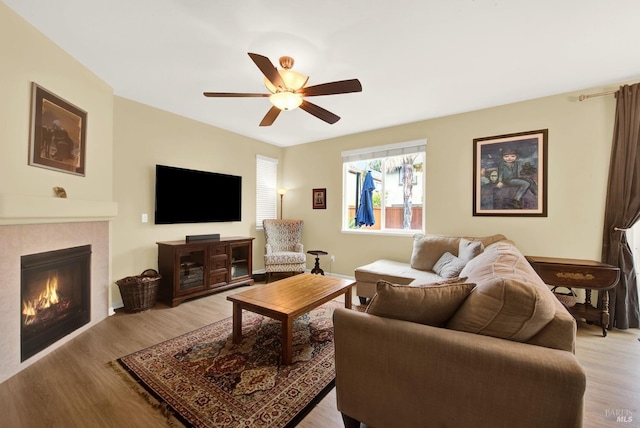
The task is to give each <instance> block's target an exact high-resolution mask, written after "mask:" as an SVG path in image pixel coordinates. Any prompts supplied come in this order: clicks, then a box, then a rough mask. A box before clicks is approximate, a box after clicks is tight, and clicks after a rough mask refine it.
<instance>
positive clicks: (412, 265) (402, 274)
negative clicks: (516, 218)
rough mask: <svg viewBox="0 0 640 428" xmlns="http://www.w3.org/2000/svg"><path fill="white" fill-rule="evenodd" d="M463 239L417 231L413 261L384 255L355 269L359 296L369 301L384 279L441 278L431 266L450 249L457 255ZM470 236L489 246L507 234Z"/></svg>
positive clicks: (424, 280) (415, 281) (410, 281)
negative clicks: (397, 259) (377, 285)
mask: <svg viewBox="0 0 640 428" xmlns="http://www.w3.org/2000/svg"><path fill="white" fill-rule="evenodd" d="M460 239H462V238H461V237H458V236H442V235H425V234H421V233H419V234H416V235H415V236H414V242H413V252H412V254H411V260H410V261H396V260H388V259H380V260H376V261H375V262H373V263H369V264H367V265H364V266H360V267H358V268H356V269H355V272H354V276H355V279H356V296H358V297H359V298H360V302H361V303H362V304H364V303H366V301H367V299H371V298H372V297H373V296H374V295H375V294H376V283H377V282H378V280H380V279H383V280H385V281H389V282H393V283H394V284H402V285H406V284H425V283H427V282H434V281H439V280H441V279H442V277H441V276H440V275H438V274H436V273H434V272H433V271H432V270H431V268H432V266H433V265H434V264H435V262H436V261H437V260H438V259H439V258H440V256H441V255H442V254H443V253H445V252H447V251H449V252H451V253H452V254H453V255H456V256H457V255H458V251H459V244H460ZM466 239H469V240H474V241H480V242H481V243H482V245H483V246H484V247H486V246H488V245H491V244H492V243H494V242H497V241H500V240H503V239H506V238H505V236H504V235H499V234H498V235H491V236H485V237H467V238H466Z"/></svg>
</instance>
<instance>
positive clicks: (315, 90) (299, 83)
mask: <svg viewBox="0 0 640 428" xmlns="http://www.w3.org/2000/svg"><path fill="white" fill-rule="evenodd" d="M249 56H250V57H251V59H252V60H253V62H254V63H255V64H256V65H257V66H258V68H259V69H260V71H262V74H264V84H265V86H266V87H267V89H268V90H269V92H270V93H268V94H247V93H235V92H205V93H204V96H205V97H231V98H233V97H269V101H271V104H273V106H272V107H271V109H270V110H269V111H268V112H267V114H266V115H265V116H264V118H263V119H262V122H260V126H270V125H271V124H272V123H273V122H274V121H275V120H276V118H277V117H278V115H279V114H280V112H281V111H282V110H293V109H295V108H297V107H300V108H301V109H302V110H304V111H306V112H307V113H310V114H312V115H314V116H315V117H317V118H318V119H321V120H324V121H325V122H327V123H330V124H334V123H336V122H337V121H339V120H340V116H337V115H335V114H333V113H331V112H330V111H328V110H325V109H323V108H322V107H320V106H317V105H315V104H312V103H310V102H309V101H307V100H305V99H304V97H315V96H319V95H334V94H347V93H350V92H361V91H362V85H361V84H360V81H359V80H358V79H349V80H339V81H336V82H329V83H322V84H320V85H314V86H305V85H306V84H307V82H308V81H309V77H308V76H304V75H302V74H300V73H298V72H297V71H293V70H291V68H292V67H293V58H291V57H289V56H283V57H281V58H280V66H281V67H282V69H281V70H278V69H276V68H275V67H274V65H273V63H272V62H271V61H270V60H269V58H267V57H266V56H263V55H259V54H255V53H249Z"/></svg>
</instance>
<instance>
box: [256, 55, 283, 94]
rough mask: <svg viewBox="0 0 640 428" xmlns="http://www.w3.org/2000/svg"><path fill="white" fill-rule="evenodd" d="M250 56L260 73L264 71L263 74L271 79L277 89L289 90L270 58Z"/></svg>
mask: <svg viewBox="0 0 640 428" xmlns="http://www.w3.org/2000/svg"><path fill="white" fill-rule="evenodd" d="M249 56H250V57H251V59H252V60H253V62H255V63H256V65H257V66H258V68H259V69H260V71H262V74H264V76H265V77H266V78H267V79H269V81H270V82H271V83H272V84H273V86H275V87H276V88H282V89H287V86H286V85H285V84H284V82H283V81H282V78H281V77H280V73H278V70H277V69H276V68H275V67H274V66H273V63H272V62H271V60H270V59H269V58H267V57H266V56H263V55H259V54H255V53H249Z"/></svg>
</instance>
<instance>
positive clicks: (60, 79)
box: [0, 3, 113, 223]
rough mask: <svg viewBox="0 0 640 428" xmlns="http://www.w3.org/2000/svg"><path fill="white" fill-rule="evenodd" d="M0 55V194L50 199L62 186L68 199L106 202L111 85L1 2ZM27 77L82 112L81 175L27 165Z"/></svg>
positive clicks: (109, 170)
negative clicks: (84, 128)
mask: <svg viewBox="0 0 640 428" xmlns="http://www.w3.org/2000/svg"><path fill="white" fill-rule="evenodd" d="M0 58H2V65H1V66H0V94H2V103H3V106H4V107H3V108H2V126H0V144H1V145H2V156H0V183H2V189H0V194H10V195H28V196H32V197H45V198H53V195H54V194H53V187H54V186H62V187H64V188H65V189H66V191H67V195H68V197H69V199H70V200H71V199H73V200H81V201H107V202H111V201H112V145H111V141H112V129H113V128H112V123H113V91H112V89H111V88H110V87H109V86H108V85H107V84H106V83H104V82H103V81H102V80H100V79H99V78H98V77H97V76H96V75H94V74H93V73H91V72H90V71H88V70H87V69H86V68H85V67H84V66H83V65H82V64H80V63H79V62H78V61H76V60H75V59H74V58H72V57H71V56H69V55H68V54H67V53H66V52H65V51H63V50H62V49H60V48H59V47H57V46H56V45H55V44H53V43H52V42H51V41H50V40H49V39H47V38H46V37H44V36H43V35H42V34H41V33H40V32H38V31H37V30H36V29H35V28H33V27H32V26H31V25H30V24H28V23H26V22H25V21H24V20H23V19H22V18H20V17H19V16H18V15H16V14H15V13H14V12H13V11H12V10H11V9H9V8H8V7H7V6H6V5H5V4H4V3H0ZM31 82H36V83H37V84H39V85H40V86H42V87H44V88H45V89H47V90H49V91H50V92H53V93H54V94H56V95H57V96H59V97H61V98H63V99H65V100H67V101H68V102H70V103H72V104H74V105H76V106H78V107H80V108H81V109H83V110H84V111H86V112H87V137H86V138H87V150H86V156H87V157H86V176H85V177H80V176H76V175H72V174H66V173H61V172H57V171H52V170H48V169H44V168H38V167H33V166H29V165H28V163H27V160H28V154H29V121H30V117H31ZM3 200H4V199H3ZM70 209H72V207H71V208H70ZM3 223H6V222H3Z"/></svg>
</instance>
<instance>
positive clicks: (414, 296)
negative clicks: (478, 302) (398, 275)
mask: <svg viewBox="0 0 640 428" xmlns="http://www.w3.org/2000/svg"><path fill="white" fill-rule="evenodd" d="M465 280H466V278H455V279H451V280H448V281H441V282H437V283H432V284H424V285H416V286H414V285H396V284H392V283H390V282H387V281H378V283H377V284H376V287H377V293H376V295H375V296H374V297H373V299H372V300H371V303H369V306H367V310H366V312H367V313H369V314H372V315H377V316H379V317H384V318H393V319H398V320H403V321H410V322H415V323H418V324H426V325H431V326H436V327H441V326H443V325H444V324H445V323H446V322H447V320H448V319H449V318H450V317H451V315H453V313H454V312H455V311H456V310H457V309H458V307H460V305H461V304H462V302H464V300H465V299H466V298H467V296H468V295H469V293H470V292H471V290H472V289H473V287H475V284H470V283H466V282H465Z"/></svg>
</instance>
